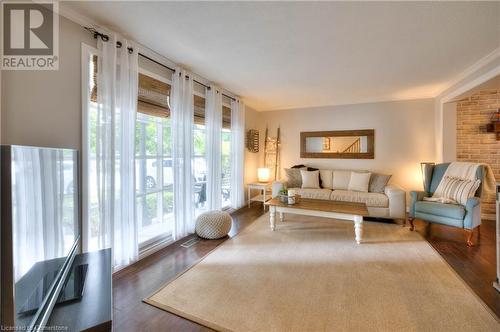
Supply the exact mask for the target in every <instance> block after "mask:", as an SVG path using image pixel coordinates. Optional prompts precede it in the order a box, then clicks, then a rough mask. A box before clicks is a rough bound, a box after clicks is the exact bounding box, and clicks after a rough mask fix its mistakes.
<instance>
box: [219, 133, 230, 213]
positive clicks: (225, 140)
mask: <svg viewBox="0 0 500 332" xmlns="http://www.w3.org/2000/svg"><path fill="white" fill-rule="evenodd" d="M221 144H222V147H221V152H222V162H221V166H222V185H221V188H222V207H223V208H224V207H228V206H229V205H231V197H230V194H231V131H230V130H229V129H222V143H221Z"/></svg>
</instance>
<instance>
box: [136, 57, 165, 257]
mask: <svg viewBox="0 0 500 332" xmlns="http://www.w3.org/2000/svg"><path fill="white" fill-rule="evenodd" d="M139 65H140V69H139V94H138V103H137V121H136V128H135V172H136V176H135V178H136V184H135V187H136V217H137V223H138V226H139V234H138V236H139V246H140V247H142V248H144V247H145V246H148V245H150V244H154V243H155V242H157V241H159V240H162V239H164V238H165V237H168V236H170V235H171V234H172V227H173V222H174V215H173V204H174V193H173V181H174V180H173V172H172V130H171V119H170V105H169V98H170V87H171V85H170V84H171V83H170V82H171V81H170V79H171V74H172V73H171V72H170V71H168V70H167V69H165V68H163V67H160V66H158V65H156V64H155V63H152V62H150V61H149V60H147V59H141V61H140V62H139Z"/></svg>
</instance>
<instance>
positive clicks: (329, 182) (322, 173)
mask: <svg viewBox="0 0 500 332" xmlns="http://www.w3.org/2000/svg"><path fill="white" fill-rule="evenodd" d="M319 178H320V180H321V185H322V187H323V188H326V189H332V188H333V187H332V186H333V171H332V170H329V169H320V170H319Z"/></svg>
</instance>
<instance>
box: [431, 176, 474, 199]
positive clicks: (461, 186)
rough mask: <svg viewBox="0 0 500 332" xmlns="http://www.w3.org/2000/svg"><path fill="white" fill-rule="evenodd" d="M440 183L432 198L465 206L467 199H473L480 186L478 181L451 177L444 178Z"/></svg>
mask: <svg viewBox="0 0 500 332" xmlns="http://www.w3.org/2000/svg"><path fill="white" fill-rule="evenodd" d="M441 181H442V183H440V184H439V186H438V190H436V192H435V193H434V195H432V197H435V198H444V199H445V200H452V201H454V202H456V203H458V204H460V205H465V204H466V203H467V199H469V198H471V197H474V195H475V194H476V190H477V188H479V185H480V184H481V181H480V180H464V179H460V178H456V177H451V176H445V177H444V178H443V179H442V180H441Z"/></svg>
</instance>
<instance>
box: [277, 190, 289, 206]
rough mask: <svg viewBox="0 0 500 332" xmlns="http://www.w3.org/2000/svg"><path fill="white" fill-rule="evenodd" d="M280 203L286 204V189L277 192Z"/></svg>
mask: <svg viewBox="0 0 500 332" xmlns="http://www.w3.org/2000/svg"><path fill="white" fill-rule="evenodd" d="M279 196H280V202H281V203H286V202H287V201H288V189H286V188H283V189H281V190H280V191H279Z"/></svg>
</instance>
